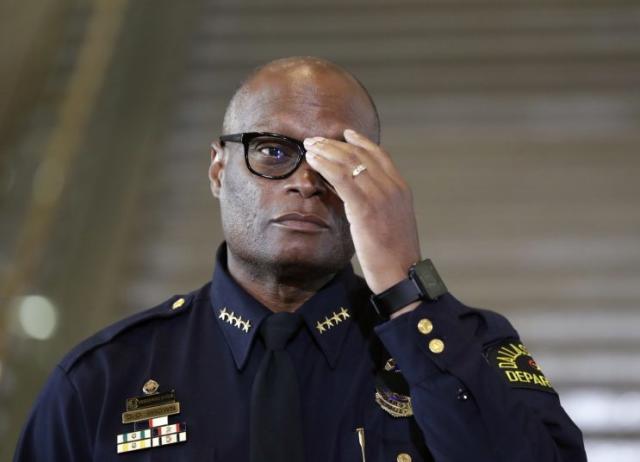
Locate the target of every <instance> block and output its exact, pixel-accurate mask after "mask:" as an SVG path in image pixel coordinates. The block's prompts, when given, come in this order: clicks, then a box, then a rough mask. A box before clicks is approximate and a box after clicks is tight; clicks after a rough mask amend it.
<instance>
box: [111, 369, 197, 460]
mask: <svg viewBox="0 0 640 462" xmlns="http://www.w3.org/2000/svg"><path fill="white" fill-rule="evenodd" d="M159 388H160V385H159V384H158V382H156V381H155V380H153V379H151V380H148V381H147V382H146V383H145V384H144V386H143V387H142V391H143V392H144V396H138V397H134V398H128V399H127V400H126V404H125V409H126V410H125V412H124V413H123V414H122V423H123V424H133V428H131V430H132V431H130V432H126V433H121V434H120V435H118V436H117V437H116V449H117V452H118V454H120V453H124V452H131V451H138V450H140V449H148V448H155V447H158V446H166V445H169V444H175V443H183V442H185V441H187V425H186V423H184V422H180V423H170V422H169V416H172V415H176V414H179V413H180V402H178V401H177V400H176V392H175V390H170V391H167V392H163V393H159V392H158V389H159Z"/></svg>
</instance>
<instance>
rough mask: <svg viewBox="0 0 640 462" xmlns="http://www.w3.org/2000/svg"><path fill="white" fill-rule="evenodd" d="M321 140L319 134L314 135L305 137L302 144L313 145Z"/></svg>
mask: <svg viewBox="0 0 640 462" xmlns="http://www.w3.org/2000/svg"><path fill="white" fill-rule="evenodd" d="M320 141H322V138H320V137H319V136H315V137H313V138H305V139H304V143H303V144H304V145H305V146H313V145H314V144H316V143H318V142H320Z"/></svg>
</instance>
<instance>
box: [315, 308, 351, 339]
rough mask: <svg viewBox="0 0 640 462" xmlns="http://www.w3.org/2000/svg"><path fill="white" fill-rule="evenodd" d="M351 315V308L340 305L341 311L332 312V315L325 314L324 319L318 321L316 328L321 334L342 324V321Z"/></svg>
mask: <svg viewBox="0 0 640 462" xmlns="http://www.w3.org/2000/svg"><path fill="white" fill-rule="evenodd" d="M350 317H351V314H350V313H349V310H348V309H346V308H344V307H340V311H338V312H335V311H334V312H332V313H331V316H325V317H324V319H323V320H322V321H318V322H316V326H315V327H316V329H318V332H319V333H320V334H324V333H325V332H327V331H328V330H331V329H332V328H333V327H336V326H338V325H340V324H341V323H342V322H344V321H346V320H347V319H349V318H350Z"/></svg>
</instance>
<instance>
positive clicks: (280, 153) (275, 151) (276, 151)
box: [260, 146, 286, 159]
mask: <svg viewBox="0 0 640 462" xmlns="http://www.w3.org/2000/svg"><path fill="white" fill-rule="evenodd" d="M260 154H263V155H265V156H266V157H274V158H276V159H280V158H282V157H284V156H285V155H286V153H285V151H284V149H282V148H281V147H279V146H265V147H262V148H260Z"/></svg>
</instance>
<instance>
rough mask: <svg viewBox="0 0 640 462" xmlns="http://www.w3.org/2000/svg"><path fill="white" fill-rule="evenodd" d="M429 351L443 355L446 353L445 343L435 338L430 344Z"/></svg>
mask: <svg viewBox="0 0 640 462" xmlns="http://www.w3.org/2000/svg"><path fill="white" fill-rule="evenodd" d="M429 351H431V353H436V354H438V353H442V352H443V351H444V342H443V341H442V340H440V339H439V338H434V339H432V340H431V341H430V342H429Z"/></svg>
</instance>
